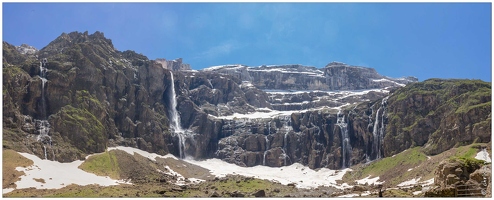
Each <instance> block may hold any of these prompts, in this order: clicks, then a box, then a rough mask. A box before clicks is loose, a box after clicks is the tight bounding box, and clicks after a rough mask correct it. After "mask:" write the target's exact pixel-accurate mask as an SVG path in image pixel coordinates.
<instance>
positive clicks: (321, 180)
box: [185, 158, 352, 189]
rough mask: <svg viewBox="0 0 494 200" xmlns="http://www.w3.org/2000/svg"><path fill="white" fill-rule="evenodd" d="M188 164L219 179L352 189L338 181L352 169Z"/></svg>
mask: <svg viewBox="0 0 494 200" xmlns="http://www.w3.org/2000/svg"><path fill="white" fill-rule="evenodd" d="M185 161H186V162H188V163H191V164H194V165H198V166H200V167H203V168H206V169H208V170H210V173H211V174H213V175H215V176H217V177H225V176H226V175H227V174H237V175H242V176H247V177H254V178H259V179H265V180H270V181H276V182H279V183H281V184H283V185H287V184H289V183H295V184H296V187H297V188H317V187H319V186H333V187H335V188H338V189H345V188H351V187H352V186H349V185H348V184H346V183H343V184H341V185H340V184H337V183H336V180H341V179H342V178H343V175H345V173H346V172H347V171H351V169H344V170H330V169H327V168H321V169H319V170H317V171H316V170H312V169H310V168H309V167H306V166H303V165H302V164H299V163H294V164H292V165H290V166H283V167H267V166H254V167H240V166H237V165H235V164H231V163H227V162H225V161H222V160H220V159H216V158H213V159H207V160H203V161H196V160H185Z"/></svg>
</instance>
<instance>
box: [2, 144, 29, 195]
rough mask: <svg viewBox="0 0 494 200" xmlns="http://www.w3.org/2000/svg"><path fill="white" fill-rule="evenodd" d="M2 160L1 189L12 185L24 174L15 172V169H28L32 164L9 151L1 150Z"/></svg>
mask: <svg viewBox="0 0 494 200" xmlns="http://www.w3.org/2000/svg"><path fill="white" fill-rule="evenodd" d="M2 159H3V161H2V177H3V179H2V185H3V188H7V187H9V186H11V185H13V184H14V182H16V181H17V180H18V178H19V177H20V176H22V175H23V174H24V172H19V171H17V170H15V168H16V167H28V166H30V165H32V164H34V163H33V161H32V160H29V159H27V158H25V157H24V156H22V155H21V154H19V153H17V152H15V151H14V150H10V149H3V152H2Z"/></svg>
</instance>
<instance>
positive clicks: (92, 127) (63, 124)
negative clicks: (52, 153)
mask: <svg viewBox="0 0 494 200" xmlns="http://www.w3.org/2000/svg"><path fill="white" fill-rule="evenodd" d="M50 123H51V124H52V126H53V128H54V129H55V130H56V131H57V132H59V133H60V135H61V137H62V138H63V140H64V141H66V142H67V143H70V144H72V145H73V146H75V147H76V148H78V149H80V150H82V151H83V152H85V153H88V154H89V153H99V152H103V151H104V150H105V149H106V146H107V138H108V136H107V135H106V132H105V128H104V127H103V124H102V123H101V122H100V121H99V120H98V119H97V118H96V117H95V116H94V115H93V114H91V113H90V112H89V111H87V110H86V109H81V108H74V107H72V106H70V105H67V106H65V107H63V108H62V109H61V110H60V112H58V113H57V114H55V115H54V116H53V117H52V118H51V120H50Z"/></svg>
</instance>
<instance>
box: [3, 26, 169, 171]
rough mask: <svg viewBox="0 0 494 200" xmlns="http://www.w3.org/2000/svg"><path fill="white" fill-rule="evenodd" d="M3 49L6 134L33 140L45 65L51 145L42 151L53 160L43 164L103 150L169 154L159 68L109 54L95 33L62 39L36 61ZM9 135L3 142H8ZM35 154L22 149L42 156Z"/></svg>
mask: <svg viewBox="0 0 494 200" xmlns="http://www.w3.org/2000/svg"><path fill="white" fill-rule="evenodd" d="M4 49H5V50H4V53H6V54H7V57H5V58H4V61H6V62H4V66H3V67H4V76H3V77H4V89H5V90H4V91H5V92H4V100H5V103H6V104H4V108H5V109H4V110H5V111H6V112H5V113H6V114H7V115H4V122H7V123H6V124H9V123H10V122H11V123H10V124H11V126H8V128H9V129H10V130H11V131H12V133H14V132H15V133H17V134H18V135H25V134H28V136H29V135H36V134H37V132H36V130H33V127H35V125H34V123H35V119H39V118H40V116H41V115H40V106H41V105H40V103H39V102H40V101H41V100H42V95H41V92H40V91H41V88H42V79H41V78H40V76H39V74H40V67H39V66H40V63H41V62H42V61H44V62H45V63H46V64H45V67H46V68H47V71H46V83H45V85H44V87H45V93H44V94H45V96H44V97H43V98H45V102H46V116H49V117H48V121H49V122H50V124H51V128H50V130H49V135H50V136H52V139H53V141H52V145H51V146H48V147H47V148H48V149H49V151H52V152H54V153H53V154H54V155H56V156H48V157H49V159H56V160H59V161H72V160H74V159H81V158H83V157H84V156H85V154H87V153H93V152H101V151H104V149H105V148H106V147H107V146H108V145H111V144H121V145H129V146H135V147H139V148H141V149H144V150H148V151H152V152H158V153H161V154H164V153H168V152H170V150H169V149H168V148H169V147H170V148H173V144H170V142H169V141H172V140H171V136H170V135H169V131H168V118H167V112H166V111H167V110H166V104H165V103H164V99H166V98H167V96H166V95H165V91H166V89H167V86H168V84H169V82H168V81H166V80H167V76H166V74H167V73H166V70H165V69H163V68H162V66H161V65H159V64H157V63H155V62H153V61H150V60H148V59H147V58H146V57H145V56H142V55H139V54H136V53H135V52H132V51H125V52H120V51H117V50H115V49H114V47H113V45H112V43H111V40H109V39H106V38H104V36H103V34H102V33H100V32H96V33H94V34H92V35H88V34H87V32H86V33H77V32H73V33H70V34H65V33H64V34H62V35H61V36H60V37H58V38H57V39H56V40H54V41H53V42H51V43H50V44H49V45H48V46H47V47H45V48H43V49H41V50H40V51H39V52H37V54H36V55H37V56H38V57H39V59H36V58H35V57H28V55H23V54H20V53H19V52H17V51H12V50H11V49H12V47H11V46H9V45H8V44H6V43H4ZM6 50H7V51H8V52H6ZM5 72H7V73H5ZM18 88H23V89H21V90H19V89H18ZM26 119H27V120H26ZM5 127H6V126H4V128H5ZM13 137H14V135H12V138H10V137H6V138H4V139H5V140H6V141H9V142H15V140H16V139H15V138H13ZM28 138H29V137H28ZM32 142H34V143H35V142H36V141H35V140H34V141H32ZM7 143H8V142H7ZM19 148H24V147H19ZM40 148H41V147H40V146H39V145H28V147H27V149H28V151H32V153H35V154H37V155H39V156H40V157H44V156H42V154H43V149H40ZM50 149H51V150H50ZM23 151H26V149H24V150H23ZM50 155H51V154H50Z"/></svg>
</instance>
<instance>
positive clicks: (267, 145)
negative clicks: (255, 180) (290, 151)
mask: <svg viewBox="0 0 494 200" xmlns="http://www.w3.org/2000/svg"><path fill="white" fill-rule="evenodd" d="M264 138H265V139H266V151H264V155H263V157H262V165H264V166H266V154H268V150H269V139H268V136H264Z"/></svg>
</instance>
